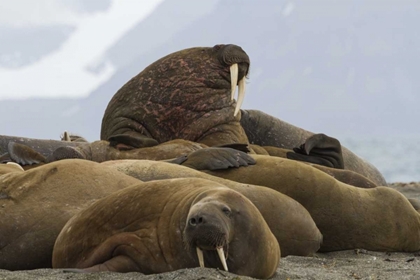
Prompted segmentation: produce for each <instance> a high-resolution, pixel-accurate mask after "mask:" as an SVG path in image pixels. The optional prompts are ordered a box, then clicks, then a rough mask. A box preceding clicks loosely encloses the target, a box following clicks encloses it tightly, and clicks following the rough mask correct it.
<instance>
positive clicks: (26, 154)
mask: <svg viewBox="0 0 420 280" xmlns="http://www.w3.org/2000/svg"><path fill="white" fill-rule="evenodd" d="M7 150H8V153H9V157H10V159H11V160H12V161H14V162H16V163H19V164H20V165H32V164H39V163H45V162H46V158H45V157H44V156H43V155H42V154H40V153H38V152H37V151H35V150H33V149H32V148H30V147H28V146H26V145H23V144H19V143H15V142H9V144H7Z"/></svg>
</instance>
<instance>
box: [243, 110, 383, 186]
mask: <svg viewBox="0 0 420 280" xmlns="http://www.w3.org/2000/svg"><path fill="white" fill-rule="evenodd" d="M241 113H242V117H241V126H242V127H243V128H244V130H245V133H246V135H247V137H248V140H249V143H251V144H256V145H260V146H273V147H279V148H283V149H288V150H292V149H293V148H295V147H297V146H299V145H300V144H302V143H304V142H305V140H306V139H307V138H308V137H310V136H311V135H313V134H314V133H312V132H309V131H307V130H304V129H302V128H299V127H296V126H294V125H291V124H289V123H287V122H284V121H281V120H280V119H278V118H275V117H273V116H270V115H268V114H265V113H263V112H261V111H258V110H241ZM342 153H343V158H344V168H345V169H347V170H351V171H354V172H356V173H359V174H361V175H363V176H365V177H366V178H368V179H369V180H371V181H372V182H374V183H375V184H376V185H378V186H386V185H387V183H386V181H385V178H384V177H383V176H382V174H381V173H380V172H379V170H378V169H377V168H376V167H374V166H373V165H372V164H370V163H369V162H367V161H365V160H364V159H362V158H360V157H358V156H357V155H355V154H354V153H352V152H351V151H350V150H348V149H347V148H345V147H342Z"/></svg>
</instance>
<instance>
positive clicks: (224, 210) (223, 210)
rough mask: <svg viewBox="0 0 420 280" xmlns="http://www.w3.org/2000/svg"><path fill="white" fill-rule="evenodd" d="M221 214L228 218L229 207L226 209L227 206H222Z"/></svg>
mask: <svg viewBox="0 0 420 280" xmlns="http://www.w3.org/2000/svg"><path fill="white" fill-rule="evenodd" d="M222 212H223V213H225V215H226V216H228V217H229V216H230V214H231V213H232V212H231V211H230V209H229V207H227V206H223V208H222Z"/></svg>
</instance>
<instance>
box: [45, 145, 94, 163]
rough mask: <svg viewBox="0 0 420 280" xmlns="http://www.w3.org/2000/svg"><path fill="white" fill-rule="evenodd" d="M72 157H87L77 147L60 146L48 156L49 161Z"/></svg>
mask: <svg viewBox="0 0 420 280" xmlns="http://www.w3.org/2000/svg"><path fill="white" fill-rule="evenodd" d="M70 158H78V159H86V157H85V156H83V155H82V153H80V152H79V151H78V150H77V148H76V147H59V148H57V149H56V150H55V151H54V152H53V153H52V154H51V155H50V156H49V157H48V158H47V161H48V162H53V161H57V160H62V159H70Z"/></svg>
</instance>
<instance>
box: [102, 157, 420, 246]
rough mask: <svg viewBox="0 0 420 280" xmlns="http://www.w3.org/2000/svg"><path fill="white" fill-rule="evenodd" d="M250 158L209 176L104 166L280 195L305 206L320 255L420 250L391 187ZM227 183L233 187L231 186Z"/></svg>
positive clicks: (416, 226) (417, 218) (410, 217)
mask: <svg viewBox="0 0 420 280" xmlns="http://www.w3.org/2000/svg"><path fill="white" fill-rule="evenodd" d="M252 156H253V157H254V158H255V159H256V164H255V165H252V166H247V167H240V168H234V169H228V170H218V171H205V172H206V173H208V174H207V176H205V175H206V174H203V173H202V172H201V173H200V172H197V171H195V170H191V169H188V168H185V167H183V166H177V165H172V166H171V167H166V166H168V164H167V163H166V164H165V163H161V162H155V163H153V162H150V163H147V164H145V163H143V161H135V160H133V161H122V163H118V162H115V163H113V162H104V163H102V164H103V165H107V166H110V167H112V166H113V165H114V166H115V167H116V168H117V170H119V171H121V172H124V173H126V174H127V175H130V176H134V177H136V178H139V179H141V180H144V181H148V180H153V178H178V177H200V178H205V179H209V180H214V181H217V182H219V181H218V180H220V178H224V179H229V180H232V181H236V182H240V183H244V184H253V185H259V186H266V187H268V188H271V189H274V190H277V191H278V192H280V193H283V194H285V195H287V196H289V197H291V198H293V199H294V200H296V201H297V202H299V203H300V204H302V205H303V206H304V207H305V208H306V209H307V210H308V212H309V213H310V214H311V216H312V218H313V219H314V221H315V223H316V225H317V227H318V228H319V230H320V231H321V233H322V235H323V242H322V245H321V250H322V251H335V250H346V249H354V248H364V249H367V250H376V251H378V250H380V251H418V250H420V215H419V213H418V212H417V211H416V210H415V208H414V207H413V206H412V204H411V203H410V202H409V201H408V200H407V199H406V198H405V197H404V196H403V195H402V194H401V193H399V192H398V191H395V190H393V189H390V188H388V187H376V188H370V189H362V188H355V187H353V186H350V185H347V184H344V183H341V182H339V181H337V180H335V179H334V178H333V177H331V176H329V175H327V174H325V173H324V172H321V171H320V170H318V169H316V168H314V167H312V166H310V165H308V164H305V163H302V162H298V161H293V160H289V159H284V158H279V157H270V156H261V155H252ZM123 162H126V163H125V164H124V163H123ZM118 165H120V166H119V167H118ZM149 174H150V175H151V176H150V175H149ZM209 175H212V177H211V176H210V177H209ZM218 177H220V178H218ZM223 184H224V185H227V186H230V185H229V184H228V183H227V182H225V183H223ZM276 207H277V206H276ZM260 211H261V213H263V211H262V210H260ZM273 233H274V230H273ZM279 243H280V246H282V243H281V242H280V241H279Z"/></svg>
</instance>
